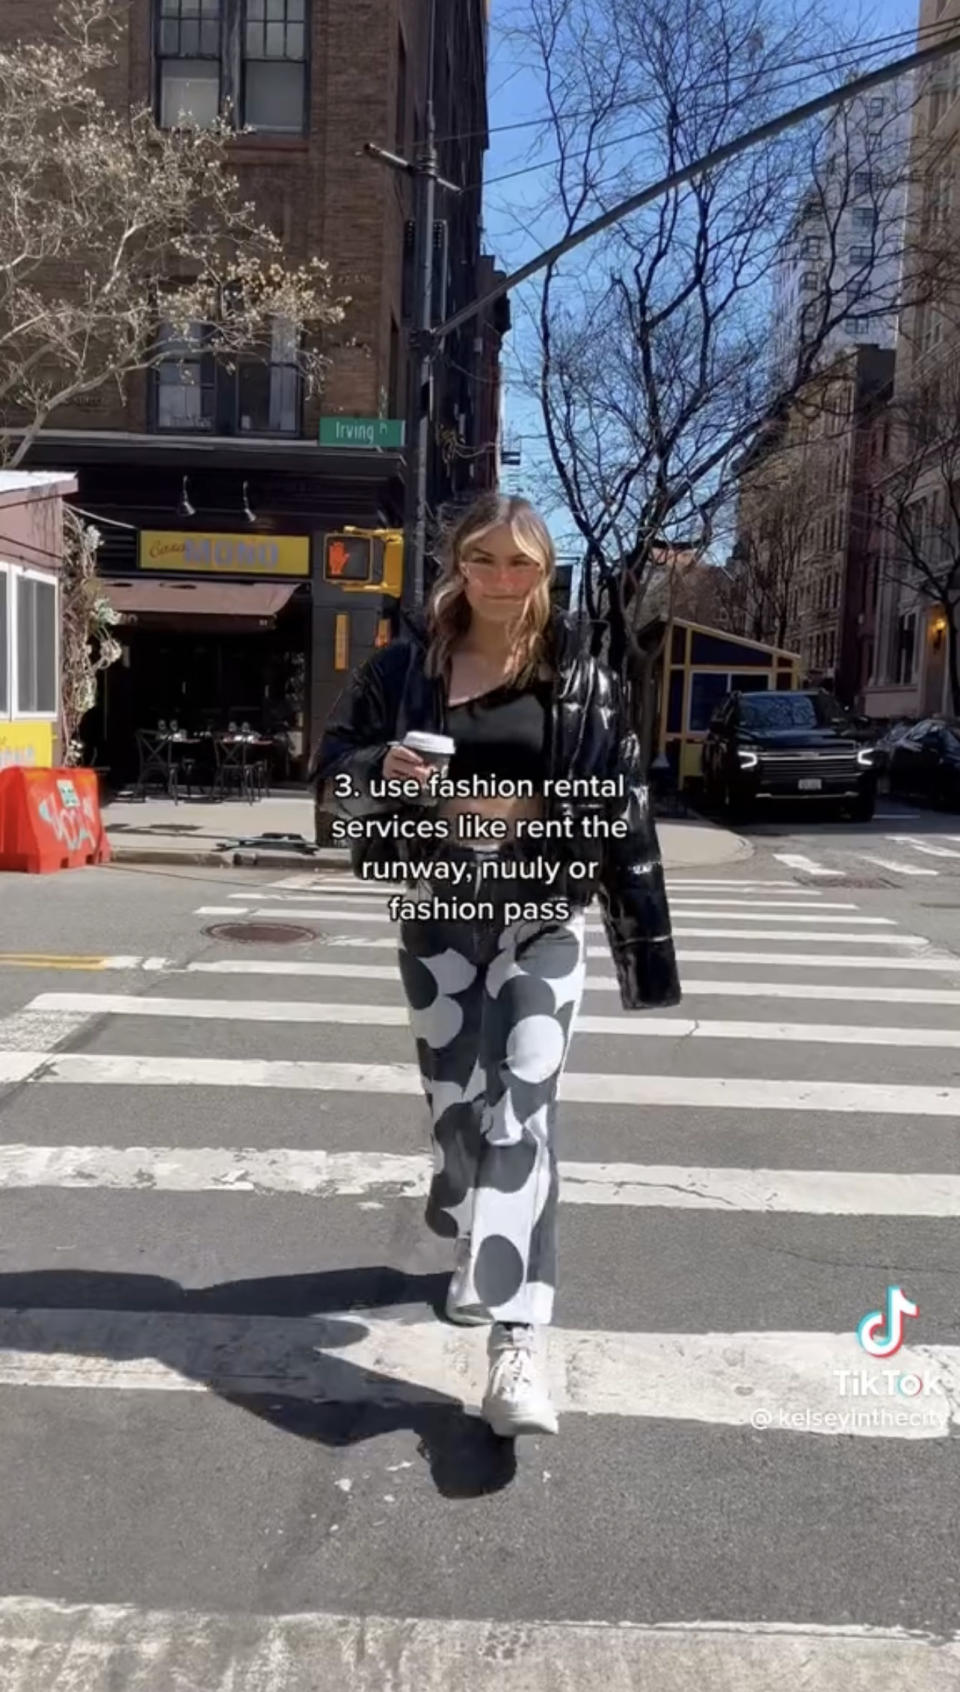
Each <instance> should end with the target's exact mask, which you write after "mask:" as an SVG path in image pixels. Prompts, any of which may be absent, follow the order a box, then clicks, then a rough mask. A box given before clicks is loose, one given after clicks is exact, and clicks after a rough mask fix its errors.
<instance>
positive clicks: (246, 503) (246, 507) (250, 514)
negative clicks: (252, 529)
mask: <svg viewBox="0 0 960 1692" xmlns="http://www.w3.org/2000/svg"><path fill="white" fill-rule="evenodd" d="M243 515H244V516H245V518H246V519H247V522H248V523H255V522H256V520H257V514H256V512H255V511H251V510H250V500H249V498H248V496H247V484H246V482H244V484H243Z"/></svg>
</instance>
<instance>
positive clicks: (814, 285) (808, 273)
mask: <svg viewBox="0 0 960 1692" xmlns="http://www.w3.org/2000/svg"><path fill="white" fill-rule="evenodd" d="M819 286H820V278H819V276H818V275H817V273H816V271H815V270H805V271H804V273H803V275H802V276H801V278H800V288H801V291H802V292H803V293H804V294H815V293H816V291H817V289H818V287H819Z"/></svg>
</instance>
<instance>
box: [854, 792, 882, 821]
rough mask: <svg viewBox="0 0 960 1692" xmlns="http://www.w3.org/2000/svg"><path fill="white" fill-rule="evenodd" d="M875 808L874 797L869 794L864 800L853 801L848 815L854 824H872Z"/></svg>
mask: <svg viewBox="0 0 960 1692" xmlns="http://www.w3.org/2000/svg"><path fill="white" fill-rule="evenodd" d="M876 808H877V801H876V797H875V795H874V794H872V793H871V794H869V795H868V796H867V797H866V798H863V799H856V800H854V803H853V804H852V805H851V806H850V815H851V817H852V818H853V820H854V822H872V821H873V813H874V811H875V810H876Z"/></svg>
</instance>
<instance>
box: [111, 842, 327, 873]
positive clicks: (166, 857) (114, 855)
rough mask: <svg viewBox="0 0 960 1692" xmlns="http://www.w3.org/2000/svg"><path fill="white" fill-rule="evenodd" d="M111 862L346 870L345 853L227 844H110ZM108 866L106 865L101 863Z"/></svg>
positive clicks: (238, 867)
mask: <svg viewBox="0 0 960 1692" xmlns="http://www.w3.org/2000/svg"><path fill="white" fill-rule="evenodd" d="M110 851H111V862H112V863H114V864H165V865H174V866H175V865H177V864H181V865H185V866H188V867H194V868H196V867H197V866H199V867H201V868H204V869H349V867H350V859H349V855H348V854H347V853H346V852H342V853H341V852H334V851H331V850H323V849H321V850H320V851H319V852H316V853H310V854H307V853H304V852H264V851H260V852H256V851H254V850H253V849H252V847H239V846H230V847H228V848H227V850H226V851H210V850H206V851H203V850H201V849H199V848H197V849H196V850H191V849H190V847H186V848H185V849H184V850H183V851H175V850H173V849H172V848H168V847H164V846H126V845H114V843H113V842H112V841H111V843H110ZM105 867H106V868H109V865H106V866H105Z"/></svg>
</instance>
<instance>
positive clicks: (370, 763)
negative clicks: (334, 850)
mask: <svg viewBox="0 0 960 1692" xmlns="http://www.w3.org/2000/svg"><path fill="white" fill-rule="evenodd" d="M409 656H410V651H409V647H408V646H407V645H406V644H405V643H402V642H398V643H397V644H396V645H391V646H385V647H382V648H381V649H380V650H379V651H377V652H374V653H373V654H372V655H371V656H370V657H369V658H368V659H367V660H366V662H365V663H363V664H361V665H360V667H359V669H357V670H355V671H354V673H353V675H352V676H351V678H350V680H349V682H348V683H347V685H346V687H345V688H344V689H343V692H342V693H341V694H340V695H339V697H338V698H337V700H336V702H335V704H334V706H333V710H332V711H331V713H330V716H329V718H328V720H327V724H326V727H325V729H324V732H323V736H322V739H321V740H320V743H319V745H318V746H317V749H316V751H315V752H314V754H313V757H312V759H311V760H310V769H309V771H308V775H307V779H308V781H310V782H311V783H313V785H314V786H315V788H316V793H317V799H318V801H320V802H322V803H323V804H324V805H325V806H326V807H327V808H328V809H329V810H331V811H332V812H333V813H334V814H335V815H336V816H339V817H343V818H346V819H349V818H351V817H365V816H372V815H376V814H377V813H382V812H387V811H393V810H395V809H396V800H391V799H376V798H374V797H373V795H372V794H371V792H370V783H371V781H379V780H380V779H381V778H382V775H383V760H384V758H385V757H386V755H387V751H388V750H389V746H390V741H391V737H392V735H393V731H394V728H395V726H396V721H397V709H398V706H399V702H400V693H401V690H402V688H403V682H404V678H405V674H406V664H407V662H408V661H409ZM337 777H340V778H341V779H340V780H339V781H338V780H337ZM344 777H346V778H347V779H348V780H349V785H350V790H349V792H341V791H340V790H341V789H343V788H346V787H347V781H345V780H344V779H343V778H344Z"/></svg>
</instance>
